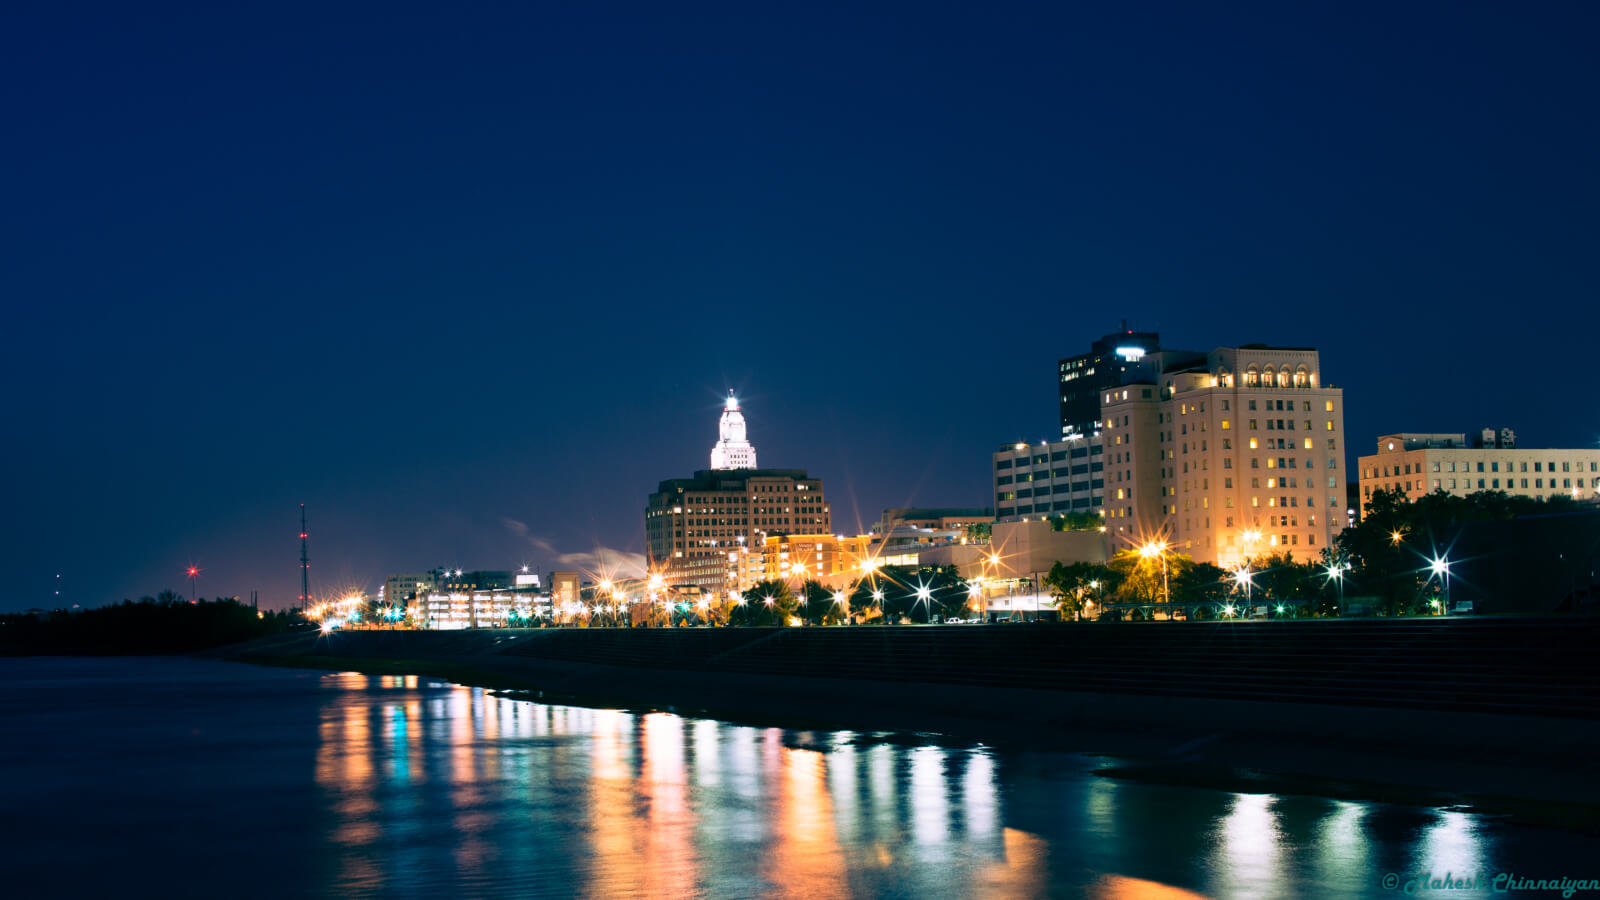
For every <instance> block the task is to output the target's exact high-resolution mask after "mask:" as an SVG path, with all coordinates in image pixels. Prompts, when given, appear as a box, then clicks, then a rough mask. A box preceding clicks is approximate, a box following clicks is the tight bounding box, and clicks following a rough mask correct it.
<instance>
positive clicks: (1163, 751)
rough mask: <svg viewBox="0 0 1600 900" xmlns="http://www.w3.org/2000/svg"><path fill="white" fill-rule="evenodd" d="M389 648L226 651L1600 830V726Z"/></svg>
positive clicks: (467, 643)
mask: <svg viewBox="0 0 1600 900" xmlns="http://www.w3.org/2000/svg"><path fill="white" fill-rule="evenodd" d="M890 630H892V629H890ZM929 630H931V629H924V631H929ZM996 630H999V631H1004V630H1005V629H1003V628H1001V629H996ZM952 631H953V629H952ZM975 631H976V630H974V632H975ZM1011 631H1012V633H1015V631H1016V630H1015V629H1012V630H1011ZM381 634H382V633H366V634H363V633H346V634H340V635H336V636H334V638H335V639H333V640H329V639H327V638H302V639H296V640H285V639H275V640H274V641H270V642H266V645H261V644H257V645H244V646H241V647H238V648H231V649H230V650H229V651H227V652H225V653H223V654H219V655H221V656H223V657H224V658H230V659H236V660H239V661H246V662H255V663H263V664H269V665H290V666H299V667H305V668H318V669H329V670H353V671H361V672H366V673H369V674H417V675H429V676H433V677H438V678H442V679H447V680H450V681H455V682H458V683H462V684H470V685H476V686H482V687H487V688H491V689H494V690H497V691H501V692H506V693H508V694H511V695H513V696H525V697H527V698H528V699H533V700H539V701H542V702H547V703H549V702H554V703H567V704H574V705H586V706H605V707H621V708H652V709H664V710H670V711H674V712H679V713H683V714H689V715H700V716H705V717H709V718H717V719H722V720H728V721H737V722H745V723H752V724H762V725H775V726H782V727H787V728H792V729H829V730H852V731H861V732H868V733H874V734H880V735H898V736H899V737H895V738H893V739H896V740H914V741H929V742H941V743H983V744H987V745H990V746H995V747H1000V748H1012V749H1017V750H1025V749H1035V748H1036V749H1054V750H1068V751H1073V752H1079V753H1086V754H1099V755H1104V756H1105V757H1107V759H1108V762H1107V772H1106V774H1109V775H1112V776H1114V777H1122V778H1129V779H1136V780H1154V781H1161V782H1165V783H1187V784H1203V785H1205V786H1210V787H1216V788H1221V789H1226V790H1235V791H1240V792H1245V793H1249V792H1259V791H1266V790H1271V791H1273V792H1285V793H1307V794H1316V795H1320V796H1331V797H1349V798H1352V799H1355V798H1359V799H1366V800H1384V801H1388V802H1395V803H1408V804H1417V805H1430V806H1439V805H1451V804H1470V805H1472V806H1474V807H1476V808H1480V809H1487V810H1495V811H1499V812H1505V813H1508V814H1512V815H1515V816H1517V817H1518V818H1522V819H1527V820H1538V821H1545V822H1555V823H1560V824H1563V825H1567V826H1571V827H1579V828H1584V829H1587V830H1600V788H1597V787H1596V786H1595V785H1594V783H1593V779H1591V778H1589V777H1588V775H1587V772H1588V767H1589V765H1590V764H1591V761H1592V759H1593V758H1594V754H1595V753H1596V751H1597V750H1600V722H1596V721H1595V720H1592V719H1585V718H1572V717H1566V718H1562V717H1555V716H1537V715H1511V714H1504V713H1485V712H1470V711H1467V712H1463V711H1452V710H1436V709H1425V708H1406V707H1390V708H1384V707H1375V706H1363V705H1356V704H1331V703H1314V702H1287V701H1265V700H1241V699H1230V698H1226V697H1215V696H1170V695H1162V694H1141V693H1135V692H1122V693H1114V692H1104V691H1102V692H1090V691H1069V690H1060V689H1045V688H1038V687H1021V686H1015V685H1003V686H991V685H985V684H971V683H950V682H948V681H932V680H917V681H907V680H873V679H869V678H861V677H849V678H841V677H830V676H828V675H825V674H817V673H816V672H815V670H812V671H806V672H805V674H800V672H801V671H804V670H796V671H795V674H769V673H762V672H748V671H729V670H725V669H719V668H718V666H720V665H723V664H724V663H725V662H726V661H727V660H728V659H729V654H730V652H731V651H729V650H725V649H718V648H719V647H721V646H722V645H721V644H717V645H715V646H713V645H712V643H711V641H712V640H713V639H710V638H701V637H696V638H691V639H686V640H691V641H699V642H702V643H705V644H706V646H705V648H704V650H706V651H708V652H706V653H703V654H702V655H701V656H698V657H693V658H689V657H687V656H686V654H684V653H682V652H679V653H678V654H677V655H676V656H674V655H672V654H670V653H666V652H665V651H663V652H662V655H661V657H660V659H661V660H665V661H667V662H672V663H674V664H676V666H677V667H674V668H668V667H663V666H661V665H646V664H643V663H649V662H652V661H653V660H652V659H650V658H648V657H636V658H634V659H633V660H632V662H633V663H636V664H628V665H625V664H597V663H593V662H578V661H574V660H571V659H566V658H560V656H561V654H563V653H566V651H568V650H572V649H573V648H572V647H561V648H558V647H557V646H556V643H558V642H550V643H542V642H543V641H545V640H546V639H548V638H549V635H548V634H539V633H515V632H496V631H489V632H474V633H456V634H453V635H437V636H430V637H420V638H419V637H417V633H411V634H410V635H396V634H395V633H388V636H387V637H379V636H374V635H381ZM613 634H615V633H613ZM566 635H567V636H565V637H562V638H560V639H559V643H562V644H575V645H580V646H579V647H578V649H581V650H584V652H590V651H593V649H594V647H593V646H590V645H594V644H599V643H601V642H606V641H612V642H616V641H621V642H623V643H625V644H628V645H630V646H631V645H638V646H639V647H644V648H648V647H650V646H655V645H659V644H661V642H663V641H667V640H675V639H674V638H663V637H662V636H660V635H655V636H650V637H648V638H646V637H643V636H628V637H623V638H616V637H614V636H602V635H601V634H598V633H597V634H595V635H584V634H582V633H571V632H568V633H566ZM914 638H915V636H914V635H909V636H899V637H891V638H887V640H890V641H907V640H912V639H914ZM820 639H821V638H818V637H813V638H810V639H809V640H812V641H815V640H820ZM874 639H876V638H874ZM714 640H716V641H722V642H726V643H730V644H731V645H733V646H734V647H735V649H744V648H747V647H748V645H750V644H753V643H756V642H759V641H765V642H766V643H765V644H763V645H760V646H758V647H756V648H754V649H757V650H759V649H761V647H762V646H764V647H766V650H765V652H766V653H769V654H774V655H777V656H779V657H780V658H781V657H782V656H784V653H782V652H779V650H778V648H776V647H774V646H772V645H774V644H776V643H779V642H780V641H779V639H777V638H774V637H773V636H772V635H762V634H760V633H759V632H757V633H746V634H743V635H740V634H738V633H737V630H735V633H734V634H733V635H720V636H718V637H717V638H715V639H714ZM951 640H956V641H971V642H978V641H980V640H981V639H980V638H977V637H972V638H955V639H951ZM657 649H660V648H659V647H658V648H657ZM679 650H680V651H681V650H682V648H681V647H680V648H679ZM897 650H904V648H897ZM787 652H789V653H792V652H793V648H790V650H789V651H787ZM884 652H885V653H889V654H890V655H893V654H892V653H891V652H890V651H887V650H886V651H884ZM567 655H570V654H567ZM686 660H687V661H686ZM689 662H694V663H695V665H697V666H698V668H695V667H691V666H689V665H688V663H689ZM866 662H868V663H874V662H882V660H870V659H869V660H866ZM959 669H960V664H959V663H952V664H950V665H947V666H946V671H945V672H944V674H945V675H946V676H948V677H958V676H960V675H961V673H960V671H959Z"/></svg>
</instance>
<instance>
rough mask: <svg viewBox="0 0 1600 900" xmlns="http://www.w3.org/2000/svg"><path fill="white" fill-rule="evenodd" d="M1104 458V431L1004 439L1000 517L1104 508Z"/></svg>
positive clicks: (998, 471) (997, 464)
mask: <svg viewBox="0 0 1600 900" xmlns="http://www.w3.org/2000/svg"><path fill="white" fill-rule="evenodd" d="M1104 464H1105V456H1104V447H1103V446H1102V442H1101V439H1100V436H1099V434H1095V435H1093V436H1088V437H1084V436H1081V435H1076V434H1075V435H1073V436H1072V437H1071V438H1068V439H1066V440H1061V441H1053V442H1050V443H1044V442H1040V443H1038V444H1027V443H1016V444H1005V445H1003V446H1002V447H1001V448H1000V449H999V450H996V451H995V453H994V459H993V465H994V512H995V520H996V521H1000V522H1008V521H1016V520H1018V519H1023V518H1029V517H1032V516H1059V515H1062V514H1064V513H1098V512H1100V510H1101V507H1102V506H1103V505H1104V504H1103V499H1104V493H1105V472H1104V471H1103V470H1104V468H1105V465H1104Z"/></svg>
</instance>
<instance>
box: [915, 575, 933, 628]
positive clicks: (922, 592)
mask: <svg viewBox="0 0 1600 900" xmlns="http://www.w3.org/2000/svg"><path fill="white" fill-rule="evenodd" d="M917 602H919V603H926V604H928V621H929V622H932V621H933V589H932V588H929V587H928V586H927V585H925V584H919V585H917Z"/></svg>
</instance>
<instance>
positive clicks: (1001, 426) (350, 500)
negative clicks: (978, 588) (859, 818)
mask: <svg viewBox="0 0 1600 900" xmlns="http://www.w3.org/2000/svg"><path fill="white" fill-rule="evenodd" d="M789 6H790V8H788V9H779V8H778V7H777V5H774V4H748V3H744V4H729V5H727V6H707V5H698V4H690V5H682V4H638V5H616V4H559V5H558V4H551V5H548V6H545V7H532V6H529V5H522V4H509V5H506V8H495V9H488V8H478V7H473V8H462V9H448V10H447V9H445V8H443V7H441V6H440V5H439V4H430V5H429V7H432V8H428V7H423V8H415V9H408V8H404V7H402V6H400V5H397V4H381V5H373V6H371V7H367V8H356V7H335V6H330V5H326V4H314V5H305V6H298V5H293V4H284V3H274V4H270V5H262V6H256V7H251V8H246V7H243V6H240V5H237V4H208V5H196V6H194V7H188V8H183V7H164V6H152V5H128V4H118V5H108V6H106V7H103V8H95V7H89V6H82V5H76V4H67V3H63V4H54V3H52V4H33V5H32V6H31V8H28V9H23V10H17V9H14V8H13V9H11V10H10V11H8V14H7V16H6V19H7V21H6V25H5V27H4V28H0V84H3V85H4V87H3V88H0V90H3V91H4V98H5V103H4V109H5V121H6V129H5V137H4V139H3V141H0V248H3V250H0V252H3V254H4V260H3V262H4V265H3V267H0V297H3V298H4V308H5V310H6V313H7V314H6V322H7V325H8V328H7V329H6V331H7V336H8V338H9V347H8V350H7V352H6V353H5V354H4V356H3V359H4V362H3V365H4V371H3V373H0V374H3V376H4V379H5V384H6V389H5V391H4V395H3V396H4V404H5V408H4V414H5V421H6V423H7V428H6V439H5V440H4V441H3V443H0V446H3V449H0V453H3V458H0V465H3V468H4V471H5V473H6V475H5V482H6V485H7V489H6V491H5V500H6V504H5V505H6V513H7V515H6V519H5V524H4V526H3V529H4V531H3V533H0V546H4V547H5V548H6V549H5V558H6V561H7V563H8V569H9V570H10V571H11V572H13V573H15V574H17V575H19V576H20V578H18V579H17V581H16V588H15V589H14V590H11V591H8V592H6V595H5V596H4V598H3V599H0V608H21V607H27V606H35V605H44V606H48V605H52V601H53V598H52V596H51V591H52V590H53V583H54V581H55V578H54V576H55V575H56V574H57V573H60V574H61V575H62V579H61V581H62V584H63V588H64V593H63V598H64V599H65V600H66V601H68V602H79V603H84V604H95V603H100V602H103V601H106V600H120V599H121V598H123V597H129V596H131V597H137V596H139V595H141V594H145V593H154V592H156V591H158V590H160V589H161V588H164V587H172V588H174V589H178V590H182V591H184V592H185V593H187V585H186V584H185V583H184V579H183V577H182V569H183V567H184V566H185V565H187V564H188V563H189V562H190V561H194V562H195V563H197V564H199V565H200V566H202V567H203V569H204V574H203V575H202V577H201V583H200V593H201V594H202V595H204V596H212V595H215V594H218V593H222V594H241V595H247V594H248V592H249V591H251V590H253V589H254V590H259V591H260V592H261V595H262V598H263V600H264V602H266V603H268V604H270V605H273V606H279V605H284V604H286V603H289V602H292V601H293V598H294V596H295V595H296V593H297V592H298V574H297V572H298V570H297V564H296V556H297V554H298V546H297V542H296V540H295V535H296V531H297V523H296V521H295V517H296V511H297V504H299V503H301V502H305V503H307V504H308V505H309V509H310V511H311V517H312V522H311V531H312V537H313V546H312V556H313V573H314V575H315V576H316V581H317V582H318V583H319V584H320V589H321V590H323V591H326V590H328V589H330V588H332V587H334V586H336V585H344V584H349V585H362V584H364V585H366V586H367V587H369V588H375V587H376V586H377V584H378V583H379V582H380V580H381V578H382V577H383V575H384V574H385V573H387V572H391V571H397V570H415V569H421V568H426V567H428V566H432V565H438V564H447V565H453V566H462V567H465V568H471V567H502V566H507V565H512V564H517V563H521V562H524V561H526V562H528V563H531V564H533V565H535V566H537V567H539V568H540V569H541V570H543V569H548V568H549V567H551V565H552V564H553V563H554V562H555V556H556V554H558V553H583V552H588V551H591V550H593V549H594V548H595V547H596V546H597V545H602V546H605V547H609V548H615V549H618V550H625V551H634V552H638V551H640V550H642V549H643V538H642V528H641V521H642V507H643V504H644V499H645V495H646V494H647V493H648V492H650V491H651V490H653V489H654V486H655V484H656V482H657V481H658V480H660V479H662V478H667V477H674V476H681V475H686V474H688V473H689V472H690V471H692V470H694V469H696V468H703V467H704V466H705V465H706V464H707V453H708V451H709V449H710V445H711V443H712V441H713V439H714V437H715V424H716V410H717V407H718V404H719V398H720V396H721V395H722V394H723V393H724V391H725V390H726V388H727V387H734V388H737V389H738V390H739V392H740V394H741V396H742V397H743V398H744V400H745V403H746V407H747V410H748V414H749V420H750V428H751V437H752V440H753V441H754V442H755V444H756V447H757V450H758V452H759V454H760V460H761V462H762V464H764V465H768V466H785V467H804V468H808V469H810V470H811V471H812V472H814V473H816V474H818V475H820V476H822V477H823V478H824V479H826V481H827V488H828V493H829V496H830V498H831V500H832V503H833V510H834V519H835V522H836V523H837V527H838V530H847V529H851V528H854V527H856V526H857V524H858V523H860V524H870V523H871V522H872V521H873V520H874V519H875V518H876V516H877V513H878V512H879V511H880V510H881V509H882V508H883V507H885V506H891V505H905V504H927V505H958V504H973V505H981V504H984V503H985V502H987V499H988V496H989V494H988V487H987V486H988V465H989V457H988V454H989V452H990V451H991V450H992V449H993V448H994V447H995V445H997V444H998V443H999V442H1001V441H1006V440H1011V439H1014V438H1030V439H1038V438H1041V437H1046V436H1049V435H1050V434H1052V433H1053V432H1054V431H1055V430H1056V422H1055V415H1056V407H1055V402H1054V396H1055V395H1054V367H1055V361H1056V359H1057V358H1058V357H1061V356H1064V355H1068V354H1071V353H1075V352H1079V351H1080V350H1082V349H1083V348H1085V347H1086V346H1087V343H1088V341H1090V340H1091V339H1092V338H1094V337H1097V336H1099V335H1100V334H1102V333H1104V332H1106V331H1108V330H1111V329H1113V328H1115V326H1116V323H1117V321H1118V319H1119V318H1121V317H1123V316H1127V317H1128V318H1129V319H1131V320H1132V321H1133V322H1134V323H1135V324H1137V325H1138V326H1140V327H1142V328H1159V329H1160V331H1161V332H1162V335H1163V338H1164V340H1165V342H1166V343H1167V344H1169V345H1172V346H1184V347H1194V348H1210V347H1213V346H1217V345H1221V344H1237V343H1245V342H1253V341H1262V342H1269V343H1284V344H1311V345H1315V346H1317V347H1319V348H1320V349H1321V350H1322V353H1323V362H1324V374H1325V378H1326V380H1328V381H1331V382H1333V383H1335V384H1338V385H1340V386H1342V387H1344V388H1345V391H1346V398H1347V408H1348V410H1349V412H1348V414H1347V418H1346V427H1347V430H1348V433H1349V434H1350V436H1351V440H1352V442H1353V443H1354V444H1355V446H1354V447H1353V448H1352V450H1353V451H1355V452H1366V449H1367V447H1368V446H1369V445H1370V443H1371V441H1372V439H1373V438H1375V437H1376V435H1377V434H1378V433H1379V432H1382V431H1386V430H1402V429H1404V430H1440V431H1443V430H1465V429H1469V428H1473V427H1477V426H1480V425H1496V426H1509V427H1512V428H1515V429H1516V430H1517V432H1518V434H1519V436H1520V437H1521V438H1522V439H1523V441H1524V442H1525V443H1527V444H1529V445H1533V446H1540V445H1544V446H1549V445H1573V444H1583V445H1587V444H1591V443H1593V442H1594V441H1595V440H1596V438H1597V436H1600V422H1597V420H1596V419H1597V416H1596V413H1597V412H1600V403H1597V402H1596V399H1595V393H1594V390H1593V384H1594V375H1593V362H1594V359H1595V355H1594V354H1593V352H1592V351H1591V348H1592V347H1593V346H1594V342H1595V339H1596V334H1597V326H1600V312H1597V311H1596V310H1597V306H1596V303H1597V300H1600V297H1597V284H1600V275H1597V265H1600V252H1597V248H1600V212H1597V210H1600V174H1597V163H1596V160H1600V117H1597V116H1596V115H1595V96H1596V89H1597V88H1600V64H1597V59H1600V55H1597V54H1596V53H1595V52H1594V46H1595V39H1596V30H1597V29H1596V25H1597V24H1600V14H1597V12H1596V9H1595V7H1594V6H1593V5H1592V4H1582V3H1577V4H1570V5H1560V4H1537V5H1532V6H1530V5H1527V4H1515V5H1512V4H1504V3H1477V4H1460V3H1439V4H1372V5H1369V6H1366V7H1358V6H1356V5H1353V4H1348V3H1339V4H1328V5H1323V6H1317V5H1312V4H1282V3H1263V4H1259V5H1256V6H1253V7H1246V6H1244V5H1241V4H1227V5H1225V6H1223V7H1217V6H1215V5H1211V6H1206V5H1196V4H1175V5H1171V6H1165V5H1148V6H1142V7H1135V6H1132V5H1129V4H1109V5H1106V4H1102V5H1100V7H1090V6H1087V5H1081V6H1075V5H1068V4H1040V5H1038V6H1003V5H999V4H981V5H974V4H964V5H962V6H961V7H958V8H952V9H938V8H935V7H934V6H932V5H930V4H928V3H908V4H905V5H902V6H898V7H891V6H887V5H875V6H872V7H871V8H870V9H866V8H863V7H864V4H859V3H849V4H841V5H839V6H838V7H836V8H832V9H825V8H822V7H821V6H820V5H818V4H800V5H793V4H791V5H789ZM219 7H223V8H219ZM508 520H509V521H511V522H517V523H522V525H523V526H525V533H519V529H518V528H517V527H516V526H515V525H512V524H508ZM546 546H548V547H550V548H553V549H548V550H547V549H544V547H546Z"/></svg>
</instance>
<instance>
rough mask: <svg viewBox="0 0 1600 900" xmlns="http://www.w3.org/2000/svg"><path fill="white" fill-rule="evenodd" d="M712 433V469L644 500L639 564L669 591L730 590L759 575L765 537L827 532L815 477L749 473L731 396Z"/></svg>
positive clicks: (751, 453)
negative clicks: (715, 434) (660, 578)
mask: <svg viewBox="0 0 1600 900" xmlns="http://www.w3.org/2000/svg"><path fill="white" fill-rule="evenodd" d="M718 434H719V438H718V441H717V443H716V445H715V446H714V447H712V450H711V462H712V468H710V469H708V470H702V471H699V472H696V473H694V476H693V477H692V478H674V479H670V480H667V481H663V482H661V484H660V485H659V486H658V487H657V489H656V492H655V493H653V494H651V495H650V496H649V498H648V499H647V500H646V501H645V511H644V534H645V549H646V558H647V562H648V564H649V566H650V571H651V572H652V573H656V574H660V575H662V576H663V578H664V579H665V584H666V586H667V587H670V588H687V587H697V588H699V589H701V590H703V591H729V590H737V589H738V586H739V585H740V584H741V583H743V582H745V581H746V580H747V579H748V578H749V576H750V574H751V573H752V571H760V570H761V568H762V566H763V563H762V547H763V545H764V544H765V542H766V539H767V537H768V536H769V535H779V534H827V533H830V532H831V531H832V526H833V515H832V512H831V511H830V510H829V508H828V501H827V498H826V496H824V494H823V490H822V479H820V478H812V477H811V476H809V475H807V474H806V472H805V470H803V469H758V468H755V460H756V457H755V448H754V447H752V446H751V445H750V443H749V441H748V440H747V438H746V434H745V425H744V414H743V413H742V412H740V410H739V402H738V401H737V400H736V399H734V397H733V395H732V393H731V392H730V393H729V395H728V402H727V404H726V405H725V406H724V407H723V410H722V418H721V420H720V421H719V422H718ZM746 464H748V465H746ZM757 580H759V579H757Z"/></svg>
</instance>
